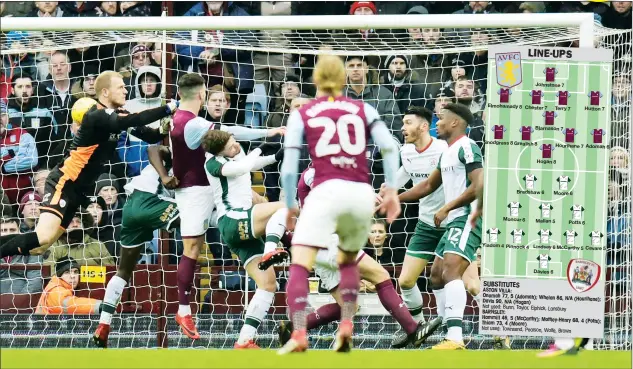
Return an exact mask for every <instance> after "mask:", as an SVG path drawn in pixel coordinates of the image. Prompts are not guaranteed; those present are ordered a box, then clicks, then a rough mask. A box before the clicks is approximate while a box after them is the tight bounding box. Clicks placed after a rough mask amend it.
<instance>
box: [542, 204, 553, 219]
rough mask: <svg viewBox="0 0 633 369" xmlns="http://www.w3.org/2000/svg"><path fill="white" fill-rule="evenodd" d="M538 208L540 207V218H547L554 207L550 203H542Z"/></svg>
mask: <svg viewBox="0 0 633 369" xmlns="http://www.w3.org/2000/svg"><path fill="white" fill-rule="evenodd" d="M538 208H539V209H541V218H549V217H550V216H551V212H552V210H554V207H553V206H552V204H550V203H542V204H541V205H539V207H538Z"/></svg>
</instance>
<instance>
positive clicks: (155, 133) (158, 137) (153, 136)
mask: <svg viewBox="0 0 633 369" xmlns="http://www.w3.org/2000/svg"><path fill="white" fill-rule="evenodd" d="M130 134H131V135H134V136H135V137H138V138H139V139H141V140H143V141H145V142H147V143H150V144H156V143H159V142H162V141H163V139H165V137H167V133H166V132H165V133H163V132H161V129H159V128H150V127H147V126H143V127H136V128H134V129H132V130H130Z"/></svg>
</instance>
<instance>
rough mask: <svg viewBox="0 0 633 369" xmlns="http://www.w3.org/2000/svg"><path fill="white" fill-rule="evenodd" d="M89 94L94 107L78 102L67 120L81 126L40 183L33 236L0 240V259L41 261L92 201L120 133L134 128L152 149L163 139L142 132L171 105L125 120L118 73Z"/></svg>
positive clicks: (154, 132) (123, 91)
mask: <svg viewBox="0 0 633 369" xmlns="http://www.w3.org/2000/svg"><path fill="white" fill-rule="evenodd" d="M95 90H96V92H97V102H96V104H94V105H92V106H90V104H86V103H84V102H82V103H81V104H79V105H78V106H77V109H73V110H74V111H73V116H74V117H75V116H76V117H78V119H80V120H81V121H79V120H78V123H79V122H80V123H81V126H80V127H79V131H78V132H77V135H75V136H74V138H73V142H72V144H71V146H70V150H69V151H68V153H66V154H65V156H64V161H63V162H62V163H60V164H58V165H57V166H56V167H55V168H54V169H53V170H52V171H51V172H50V174H49V175H48V177H47V178H46V183H45V185H44V198H43V201H42V206H41V208H40V211H41V215H40V219H39V222H38V224H37V226H36V227H35V232H29V233H24V234H18V235H6V236H1V237H0V258H3V257H6V256H13V255H41V254H43V253H44V251H46V250H47V249H48V248H49V247H50V245H51V244H53V242H55V241H56V240H57V239H58V238H59V237H60V236H61V235H62V234H63V233H64V232H65V228H66V227H67V226H68V225H69V224H70V222H71V221H72V218H73V217H74V215H75V213H76V212H77V210H78V209H79V207H80V206H81V205H84V203H86V202H87V196H90V195H92V192H93V190H94V183H95V180H96V179H97V177H98V176H99V175H100V174H101V172H102V169H103V168H102V167H103V163H104V162H105V161H106V160H107V159H108V158H110V157H111V156H112V155H113V152H114V151H115V149H116V145H117V141H118V138H119V134H120V133H121V131H123V130H127V129H128V128H133V127H137V128H135V129H133V130H132V132H131V133H132V134H134V135H135V136H136V137H139V138H140V139H142V140H144V141H146V142H149V143H157V142H159V141H160V140H162V139H163V138H164V137H165V135H164V134H162V133H161V132H160V131H159V129H152V128H148V127H144V126H145V125H147V124H149V123H152V122H154V121H157V120H159V119H162V118H164V117H167V116H168V115H170V114H171V113H173V112H174V110H175V109H176V107H177V105H176V104H175V103H173V102H172V103H169V104H167V105H166V106H161V107H157V108H154V109H148V110H145V111H143V112H140V113H137V114H128V113H127V112H126V111H123V110H121V107H122V106H123V105H125V103H126V101H125V96H126V94H127V90H126V89H125V83H124V82H123V78H121V75H120V74H119V73H116V72H112V71H106V72H103V73H101V74H100V75H99V77H97V80H96V82H95ZM78 103H79V101H78V102H77V103H76V105H77V104H78ZM82 115H83V117H82Z"/></svg>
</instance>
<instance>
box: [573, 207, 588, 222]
mask: <svg viewBox="0 0 633 369" xmlns="http://www.w3.org/2000/svg"><path fill="white" fill-rule="evenodd" d="M569 210H570V211H571V218H572V219H573V220H581V219H582V212H583V211H585V208H584V207H583V206H582V205H572V207H571V208H569Z"/></svg>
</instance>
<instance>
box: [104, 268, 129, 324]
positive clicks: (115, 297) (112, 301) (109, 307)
mask: <svg viewBox="0 0 633 369" xmlns="http://www.w3.org/2000/svg"><path fill="white" fill-rule="evenodd" d="M126 285H127V282H126V281H125V279H123V278H121V277H119V276H116V275H115V276H114V277H112V279H110V281H109V282H108V285H107V287H106V291H105V296H104V297H103V304H102V306H101V317H100V318H99V323H100V324H108V325H110V323H112V315H113V314H114V313H115V312H116V307H117V305H118V304H119V300H121V294H122V293H123V289H124V288H125V286H126Z"/></svg>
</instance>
